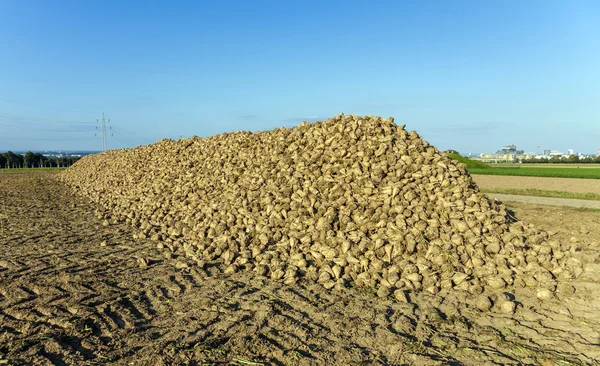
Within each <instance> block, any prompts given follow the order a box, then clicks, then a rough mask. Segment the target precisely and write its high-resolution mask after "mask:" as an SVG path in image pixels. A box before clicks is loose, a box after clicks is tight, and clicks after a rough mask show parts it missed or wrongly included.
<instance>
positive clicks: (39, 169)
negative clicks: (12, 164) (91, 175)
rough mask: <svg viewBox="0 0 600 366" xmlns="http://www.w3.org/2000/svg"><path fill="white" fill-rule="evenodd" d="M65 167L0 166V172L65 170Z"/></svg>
mask: <svg viewBox="0 0 600 366" xmlns="http://www.w3.org/2000/svg"><path fill="white" fill-rule="evenodd" d="M65 169H67V168H10V169H6V168H0V173H18V172H39V171H47V170H55V171H59V170H65Z"/></svg>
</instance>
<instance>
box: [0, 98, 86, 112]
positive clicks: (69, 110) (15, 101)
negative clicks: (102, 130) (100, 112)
mask: <svg viewBox="0 0 600 366" xmlns="http://www.w3.org/2000/svg"><path fill="white" fill-rule="evenodd" d="M0 100H2V101H5V102H9V103H15V104H22V105H26V106H30V107H36V108H43V109H51V110H54V111H62V112H72V113H90V114H96V112H88V111H81V110H74V109H63V108H55V107H47V106H42V105H38V104H32V103H25V102H19V101H18V100H12V99H6V98H0Z"/></svg>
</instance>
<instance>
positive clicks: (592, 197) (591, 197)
mask: <svg viewBox="0 0 600 366" xmlns="http://www.w3.org/2000/svg"><path fill="white" fill-rule="evenodd" d="M481 191H482V192H484V193H501V194H515V195H519V196H536V197H552V198H572V199H578V200H588V201H600V194H598V193H578V192H564V191H545V190H542V189H532V188H527V189H518V188H486V189H481Z"/></svg>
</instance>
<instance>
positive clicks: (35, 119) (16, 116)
mask: <svg viewBox="0 0 600 366" xmlns="http://www.w3.org/2000/svg"><path fill="white" fill-rule="evenodd" d="M0 117H4V118H9V119H16V120H22V121H31V122H52V123H67V124H94V122H83V121H66V120H60V119H50V118H41V117H30V116H23V115H19V114H12V113H6V112H2V111H0Z"/></svg>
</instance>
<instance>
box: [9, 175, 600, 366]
mask: <svg viewBox="0 0 600 366" xmlns="http://www.w3.org/2000/svg"><path fill="white" fill-rule="evenodd" d="M54 174H55V173H54V172H21V173H15V174H3V175H0V197H2V200H0V325H1V327H0V364H9V365H30V364H35V365H75V364H77V365H79V364H120V365H129V364H136V365H137V364H140V365H146V364H157V365H190V364H211V365H212V364H233V365H235V364H238V365H284V364H285V365H287V364H290V365H291V364H294V365H295V364H301V365H315V364H323V365H325V364H327V365H337V364H339V365H351V364H355V365H363V364H369V365H388V364H415V365H446V364H457V365H463V364H465V365H480V364H514V365H516V364H525V365H540V364H541V365H586V364H597V363H598V362H600V347H599V346H598V344H600V333H599V332H598V329H600V319H599V318H598V314H599V313H600V301H599V300H598V296H597V294H598V291H600V281H599V278H600V277H599V273H600V251H599V250H598V247H599V245H600V243H599V242H598V238H600V225H598V224H597V222H599V221H600V212H595V211H583V210H578V209H569V208H560V207H550V206H537V205H531V204H512V203H510V204H509V206H508V208H509V209H511V210H512V211H513V212H514V214H515V215H516V216H517V217H518V218H520V219H522V220H524V221H526V222H528V223H530V224H532V225H536V226H538V227H539V228H541V229H544V230H548V231H550V232H549V234H550V235H551V236H552V237H554V238H556V239H558V240H560V241H561V242H569V243H571V244H572V245H573V247H572V248H573V256H574V257H573V258H574V260H576V261H578V262H580V263H582V264H583V270H584V271H583V273H582V274H581V275H580V276H579V277H577V278H575V279H573V280H572V281H571V282H570V284H571V285H572V286H574V289H575V290H576V291H575V293H574V294H573V293H562V292H558V293H557V295H556V297H554V298H552V299H546V300H541V299H538V298H537V297H536V292H535V290H534V289H531V288H527V287H525V288H518V289H516V292H515V294H514V295H515V296H516V299H518V305H517V308H516V311H515V313H514V314H506V313H503V312H501V311H500V310H497V309H496V308H494V309H496V310H492V311H487V312H482V311H479V310H478V309H477V308H476V307H475V306H470V305H469V304H472V302H473V301H474V299H475V297H473V298H471V297H465V295H462V294H461V293H460V292H458V291H446V290H442V291H441V292H439V293H437V294H431V293H428V292H427V291H423V292H411V293H410V294H409V297H408V298H407V299H406V302H400V301H396V300H393V299H390V298H380V297H378V296H377V295H376V294H375V293H373V292H370V291H367V290H365V289H364V288H354V287H352V288H346V289H344V290H343V291H340V290H336V289H332V290H326V289H325V288H324V287H322V286H319V285H317V284H314V283H313V284H311V283H305V282H298V283H296V284H295V285H290V286H287V285H285V284H283V283H282V282H281V281H276V280H272V279H269V278H265V277H261V276H257V275H255V274H253V273H252V272H239V273H236V274H234V275H226V274H224V273H223V272H222V271H221V269H220V267H218V266H207V267H206V268H200V267H197V266H188V265H184V264H185V262H182V260H183V259H182V258H184V257H183V255H182V253H180V252H172V251H170V250H168V248H166V247H159V246H157V245H155V244H154V243H153V242H152V241H150V240H149V239H139V238H138V239H136V235H137V231H135V230H134V229H133V228H132V227H131V226H129V225H126V224H124V223H123V222H118V221H113V220H102V215H101V213H102V208H101V207H99V206H98V205H95V204H92V203H90V202H88V201H86V200H85V199H82V198H81V197H79V196H77V195H76V194H75V192H73V191H72V190H70V189H69V188H68V187H66V186H65V185H63V184H62V183H60V182H58V181H57V180H56V179H54V178H53V176H54ZM494 296H498V298H496V297H494V298H495V299H499V296H505V295H504V294H503V293H502V292H498V294H495V295H494Z"/></svg>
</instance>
